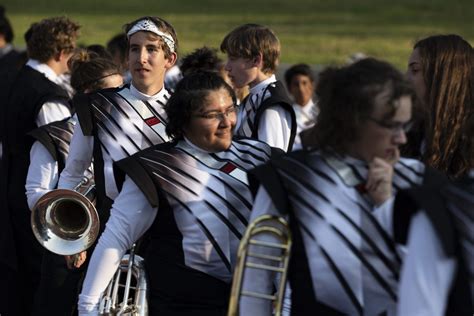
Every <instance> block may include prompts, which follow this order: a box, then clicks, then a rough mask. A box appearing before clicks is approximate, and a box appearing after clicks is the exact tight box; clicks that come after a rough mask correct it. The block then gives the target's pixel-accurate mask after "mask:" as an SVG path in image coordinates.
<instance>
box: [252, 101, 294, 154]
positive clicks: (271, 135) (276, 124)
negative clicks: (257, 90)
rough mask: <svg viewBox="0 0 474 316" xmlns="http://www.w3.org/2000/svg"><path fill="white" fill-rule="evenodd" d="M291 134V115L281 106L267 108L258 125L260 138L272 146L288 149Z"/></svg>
mask: <svg viewBox="0 0 474 316" xmlns="http://www.w3.org/2000/svg"><path fill="white" fill-rule="evenodd" d="M290 136H291V115H290V113H288V111H286V110H285V109H284V108H283V107H281V106H275V107H273V106H272V107H270V108H268V109H266V110H265V111H264V112H263V114H262V116H261V118H260V123H259V126H258V139H259V140H261V141H263V142H266V143H267V144H268V145H270V146H272V147H277V148H281V149H282V150H284V151H288V145H289V144H290Z"/></svg>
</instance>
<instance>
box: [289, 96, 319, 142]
mask: <svg viewBox="0 0 474 316" xmlns="http://www.w3.org/2000/svg"><path fill="white" fill-rule="evenodd" d="M293 110H295V115H296V125H297V129H296V137H295V146H296V145H301V138H300V133H301V132H302V131H304V130H306V129H308V128H311V127H313V126H314V124H315V123H316V117H317V116H318V107H317V106H316V104H315V103H314V101H313V100H312V99H310V100H309V102H308V103H307V104H306V105H304V106H301V105H299V104H296V103H295V104H293Z"/></svg>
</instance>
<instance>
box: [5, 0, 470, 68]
mask: <svg viewBox="0 0 474 316" xmlns="http://www.w3.org/2000/svg"><path fill="white" fill-rule="evenodd" d="M2 2H3V5H4V6H5V7H6V8H7V15H8V16H9V17H10V20H11V21H12V23H13V25H14V28H15V32H16V34H17V36H16V39H15V42H14V43H15V44H16V45H17V46H19V47H23V46H24V41H23V38H22V34H23V33H24V32H25V31H26V29H27V28H28V27H29V25H30V24H31V23H32V22H34V21H38V20H40V19H42V18H44V17H48V16H54V15H68V16H69V17H71V18H73V19H75V20H77V21H78V22H79V23H80V24H81V25H83V27H82V31H81V33H82V35H81V37H80V40H79V43H82V44H85V45H87V44H97V43H98V44H105V43H106V42H107V40H108V39H110V38H111V37H112V36H113V35H115V34H116V33H118V32H119V31H120V30H121V27H122V25H123V24H124V23H126V22H129V21H131V20H133V19H135V18H137V17H139V16H142V15H147V14H149V15H159V16H161V17H163V18H165V19H167V20H168V21H169V22H171V23H172V24H173V25H174V26H175V28H176V30H177V32H178V36H179V42H180V54H181V55H183V54H186V53H189V52H190V51H192V50H193V49H195V48H197V47H200V46H203V45H208V46H213V47H219V45H220V42H221V40H222V38H223V37H224V36H225V34H226V33H227V32H229V31H230V30H231V29H232V28H234V27H235V26H237V25H239V24H242V23H259V24H265V25H268V26H270V27H271V28H272V29H274V30H275V32H276V33H277V35H278V36H279V38H280V41H281V44H282V57H281V62H282V63H296V62H306V63H310V64H323V65H326V64H340V63H344V62H346V60H347V58H348V56H350V55H351V54H353V53H354V52H364V53H365V54H367V55H371V56H374V57H378V58H383V59H385V60H388V61H389V62H392V63H393V64H395V65H396V66H397V67H399V68H401V69H403V68H405V64H406V60H407V58H408V55H409V53H410V51H411V48H412V46H413V43H414V41H415V40H416V39H418V38H422V37H425V36H428V35H432V34H440V33H457V34H460V35H462V36H463V37H465V38H466V39H467V40H469V41H470V42H471V43H472V42H473V40H474V22H473V21H474V1H472V0H461V1H443V0H433V1H420V0H399V1H387V0H383V1H377V0H353V1H349V0H345V1H336V0H293V1H283V0H266V1H261V0H260V1H259V0H241V1H224V0H220V1H217V0H200V1H194V0H181V1H179V0H175V1H167V2H164V1H149V0H134V1H124V0H81V1H51V0H48V1H46V0H36V1H32V0H29V1H21V0H6V1H2Z"/></svg>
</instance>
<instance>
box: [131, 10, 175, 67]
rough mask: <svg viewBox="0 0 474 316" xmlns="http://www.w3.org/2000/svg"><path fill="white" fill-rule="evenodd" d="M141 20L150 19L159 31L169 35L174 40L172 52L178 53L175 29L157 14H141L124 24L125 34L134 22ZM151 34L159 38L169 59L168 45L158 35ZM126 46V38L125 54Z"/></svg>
mask: <svg viewBox="0 0 474 316" xmlns="http://www.w3.org/2000/svg"><path fill="white" fill-rule="evenodd" d="M142 20H150V21H151V22H153V23H154V24H155V25H156V27H157V28H158V29H159V30H160V31H162V32H164V33H168V34H169V35H171V37H172V38H173V41H174V52H175V53H176V54H178V36H177V35H176V31H175V30H174V27H173V26H172V25H171V24H170V23H168V22H167V21H165V20H164V19H162V18H159V17H157V16H143V17H141V18H138V19H136V20H135V21H133V22H130V23H127V24H125V25H124V30H125V34H127V33H128V31H130V30H131V29H132V27H133V26H134V25H135V24H137V23H138V22H140V21H142ZM150 34H153V33H150ZM153 36H156V37H157V38H159V41H160V42H161V49H162V50H163V52H164V53H165V57H166V59H169V58H170V57H171V54H172V52H171V50H170V48H169V47H168V45H166V43H165V41H164V40H163V39H162V38H161V37H160V36H158V35H155V34H153ZM128 48H129V41H128V39H127V54H128Z"/></svg>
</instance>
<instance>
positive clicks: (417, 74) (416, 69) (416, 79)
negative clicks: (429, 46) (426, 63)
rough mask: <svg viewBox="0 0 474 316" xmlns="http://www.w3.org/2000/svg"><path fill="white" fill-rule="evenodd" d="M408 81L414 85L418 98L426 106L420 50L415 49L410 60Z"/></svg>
mask: <svg viewBox="0 0 474 316" xmlns="http://www.w3.org/2000/svg"><path fill="white" fill-rule="evenodd" d="M406 75H407V79H408V80H409V81H410V82H411V83H412V85H413V88H414V89H415V93H416V96H417V97H418V99H419V100H420V101H421V102H422V104H425V103H426V102H427V95H426V83H425V78H424V76H423V67H422V63H421V56H420V50H419V49H418V48H415V49H414V50H413V52H412V53H411V56H410V59H409V60H408V69H407V73H406Z"/></svg>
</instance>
